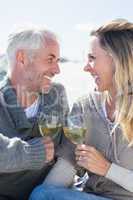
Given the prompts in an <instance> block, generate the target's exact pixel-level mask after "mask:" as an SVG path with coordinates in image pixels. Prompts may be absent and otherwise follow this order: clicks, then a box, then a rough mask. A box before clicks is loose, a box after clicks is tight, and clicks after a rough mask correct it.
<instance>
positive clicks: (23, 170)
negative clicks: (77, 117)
mask: <svg viewBox="0 0 133 200" xmlns="http://www.w3.org/2000/svg"><path fill="white" fill-rule="evenodd" d="M7 56H8V61H9V73H8V77H6V78H5V79H4V80H3V81H2V82H1V83H0V110H1V112H0V132H1V133H3V134H4V135H5V136H6V137H8V138H12V139H14V138H16V137H17V138H19V139H16V141H17V150H16V146H15V144H16V143H15V142H13V143H10V144H11V149H12V150H13V149H14V154H12V160H11V159H10V162H8V164H9V165H10V163H11V166H13V163H14V166H18V169H17V167H14V169H16V172H14V171H15V170H9V168H10V167H9V166H7V167H6V169H5V171H3V173H1V174H0V200H7V199H8V200H18V199H19V200H21V199H23V200H27V199H28V196H29V194H30V193H31V191H32V189H33V188H34V187H35V186H36V185H38V184H39V183H41V182H42V181H43V180H44V178H45V176H46V173H47V172H48V170H49V169H50V164H48V162H50V161H53V159H54V144H53V142H52V140H51V139H50V138H42V137H41V135H40V132H39V129H38V119H39V117H40V115H41V116H42V115H43V116H44V117H45V116H47V115H48V114H49V113H50V112H52V111H56V112H58V114H59V120H60V123H63V120H64V119H65V116H66V114H67V112H68V104H67V101H66V96H65V91H64V88H63V86H62V85H59V84H52V78H53V77H54V76H55V75H56V74H59V73H60V69H59V65H58V62H59V59H60V50H59V43H58V41H57V38H56V36H55V35H54V33H52V32H50V31H48V30H44V29H35V28H32V29H27V30H26V29H25V30H22V31H18V32H16V33H14V34H12V35H10V37H9V44H8V47H7ZM60 136H61V135H60V134H58V137H56V139H55V140H56V141H55V143H56V145H58V144H59V142H60ZM18 141H19V142H18ZM10 144H9V146H10ZM9 146H8V147H9ZM23 150H24V151H25V153H24V152H23ZM4 152H5V153H4ZM7 152H8V151H6V150H5V151H4V150H3V160H4V159H7V158H8V159H9V156H8V153H7ZM13 155H14V157H13ZM30 155H31V156H30ZM24 161H25V162H24ZM39 161H40V162H39ZM1 162H2V160H1ZM16 163H17V164H16ZM18 163H20V165H19V164H18ZM50 163H51V162H50ZM29 169H30V170H29ZM1 171H2V170H1ZM11 172H12V173H11Z"/></svg>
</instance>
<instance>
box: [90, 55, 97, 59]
mask: <svg viewBox="0 0 133 200" xmlns="http://www.w3.org/2000/svg"><path fill="white" fill-rule="evenodd" d="M88 59H89V60H95V59H96V57H95V56H93V55H89V56H88Z"/></svg>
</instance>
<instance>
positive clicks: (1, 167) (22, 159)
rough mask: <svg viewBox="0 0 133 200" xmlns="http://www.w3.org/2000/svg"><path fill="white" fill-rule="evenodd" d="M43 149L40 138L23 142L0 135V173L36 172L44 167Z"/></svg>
mask: <svg viewBox="0 0 133 200" xmlns="http://www.w3.org/2000/svg"><path fill="white" fill-rule="evenodd" d="M44 163H45V148H44V144H43V141H42V138H35V139H32V140H29V141H28V142H25V141H23V140H21V139H19V138H8V137H5V136H3V135H2V134H0V172H4V173H11V172H17V171H22V170H36V169H40V168H42V167H43V166H44Z"/></svg>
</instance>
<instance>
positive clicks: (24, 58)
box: [16, 50, 28, 65]
mask: <svg viewBox="0 0 133 200" xmlns="http://www.w3.org/2000/svg"><path fill="white" fill-rule="evenodd" d="M16 61H17V63H19V64H22V65H26V64H27V63H28V55H27V53H26V52H25V51H24V50H18V51H17V53H16Z"/></svg>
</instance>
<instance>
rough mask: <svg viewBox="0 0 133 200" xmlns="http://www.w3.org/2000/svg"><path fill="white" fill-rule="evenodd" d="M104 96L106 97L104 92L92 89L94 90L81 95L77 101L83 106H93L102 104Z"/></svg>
mask: <svg viewBox="0 0 133 200" xmlns="http://www.w3.org/2000/svg"><path fill="white" fill-rule="evenodd" d="M103 98H104V95H103V93H100V92H97V91H92V92H89V93H88V94H87V95H84V96H82V97H79V98H78V99H77V101H76V103H77V104H80V105H82V106H89V107H93V106H96V105H101V103H102V101H103Z"/></svg>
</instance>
